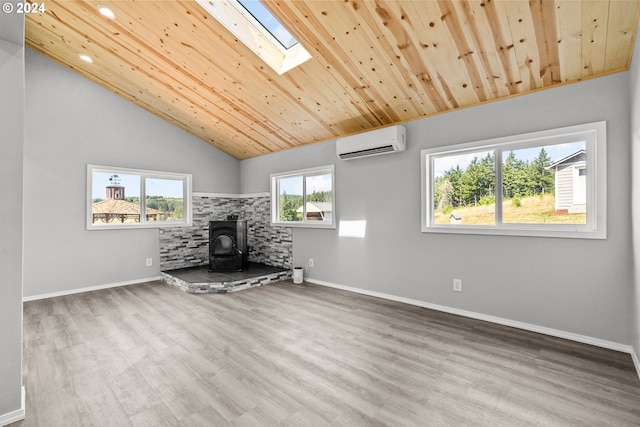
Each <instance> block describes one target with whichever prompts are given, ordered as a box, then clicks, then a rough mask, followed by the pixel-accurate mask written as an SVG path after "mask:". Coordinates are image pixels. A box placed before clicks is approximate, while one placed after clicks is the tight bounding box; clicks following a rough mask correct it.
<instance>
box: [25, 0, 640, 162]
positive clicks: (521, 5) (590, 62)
mask: <svg viewBox="0 0 640 427" xmlns="http://www.w3.org/2000/svg"><path fill="white" fill-rule="evenodd" d="M212 1H222V0H212ZM99 4H102V5H106V6H108V7H109V8H111V9H112V10H113V12H115V15H116V19H113V20H111V19H107V18H105V17H104V16H102V15H101V14H100V13H99V12H98V10H97V6H98V5H99ZM264 4H265V5H266V6H267V8H268V9H269V10H270V11H271V12H272V13H273V14H274V15H275V16H276V17H277V18H279V19H280V21H281V22H282V23H283V24H284V25H285V26H286V27H287V28H288V29H289V30H290V32H291V33H293V35H294V36H295V37H296V38H297V39H298V40H299V41H300V43H301V44H302V45H303V46H304V47H305V48H306V49H307V50H308V51H309V53H311V55H312V59H310V60H309V61H307V62H305V63H303V64H302V65H300V66H298V67H296V68H294V69H292V70H290V71H288V72H286V73H284V74H282V75H279V74H278V73H276V72H275V71H273V70H272V69H271V68H270V67H269V66H267V65H266V64H265V63H264V62H263V61H262V60H261V59H260V58H259V57H258V56H256V55H255V54H254V53H253V52H252V51H251V50H249V49H248V48H247V47H246V46H245V45H244V44H243V43H242V42H240V41H239V40H238V39H237V38H236V37H235V36H234V35H232V34H231V33H230V32H229V31H228V30H227V29H226V28H225V27H224V26H223V25H222V24H220V23H219V22H218V21H217V20H216V19H214V18H213V17H212V16H211V15H209V14H208V13H207V12H206V11H205V10H204V9H203V8H202V7H201V6H200V5H199V4H198V3H196V2H194V1H175V0H165V1H163V0H154V1H128V0H117V1H106V0H105V1H100V2H95V1H68V0H65V1H53V0H48V1H47V2H44V5H45V6H46V11H45V12H44V13H33V14H27V15H26V43H27V45H28V46H30V47H31V48H33V49H35V50H37V51H39V52H41V53H43V54H44V55H46V56H48V57H50V58H52V59H54V60H56V61H58V62H60V63H61V64H64V65H65V66H67V67H69V68H71V69H73V70H75V71H76V72H78V73H79V74H81V75H82V76H85V77H86V78H88V79H90V80H92V81H94V82H96V83H98V84H100V85H102V86H103V87H105V88H107V89H109V90H111V91H113V92H115V93H117V94H119V95H121V96H123V97H124V98H126V99H128V100H130V101H132V102H134V103H136V104H137V105H139V106H140V107H142V108H145V109H147V110H148V111H150V112H152V113H154V114H156V115H157V116H159V117H161V118H163V119H165V120H168V121H169V122H171V123H174V124H175V125H177V126H179V127H181V128H183V129H185V130H186V131H188V132H190V133H192V134H193V135H195V136H197V137H199V138H201V139H202V140H204V141H207V142H208V143H210V144H212V145H213V146H215V147H217V148H219V149H221V150H223V151H225V152H227V153H229V154H230V155H232V156H234V157H236V158H238V159H246V158H250V157H254V156H258V155H261V154H266V153H270V152H275V151H279V150H283V149H288V148H292V147H297V146H301V145H305V144H310V143H314V142H318V141H325V140H329V139H333V138H336V137H339V136H342V135H346V134H352V133H357V132H361V131H364V130H368V129H373V128H377V127H381V126H385V125H390V124H393V123H399V122H405V121H409V120H413V119H417V118H420V117H425V116H429V115H433V114H438V113H444V112H447V111H451V110H455V109H457V108H462V107H468V106H473V105H477V104H481V103H484V102H489V101H494V100H497V99H501V98H505V97H510V96H514V95H521V94H525V93H528V92H531V91H536V90H540V89H546V88H551V87H555V86H558V85H562V84H566V83H572V82H577V81H580V80H583V79H586V78H592V77H598V76H602V75H605V74H609V73H614V72H618V71H623V70H626V69H627V68H628V67H629V65H630V62H631V55H632V52H633V44H634V41H635V36H636V29H637V27H638V16H639V12H640V2H639V1H638V0H633V1H627V0H611V1H605V0H594V1H576V0H555V1H554V0H531V1H526V0H524V1H523V0H512V1H501V0H468V1H465V0H460V1H458V0H455V1H451V0H437V1H436V0H413V1H408V0H407V1H405V0H401V1H390V0H377V1H375V0H331V1H325V0H312V1H301V0H275V1H265V2H264ZM81 53H83V54H88V55H90V56H91V57H92V58H93V61H94V62H93V63H91V64H89V63H86V62H84V61H82V60H81V59H80V58H79V56H78V55H79V54H81Z"/></svg>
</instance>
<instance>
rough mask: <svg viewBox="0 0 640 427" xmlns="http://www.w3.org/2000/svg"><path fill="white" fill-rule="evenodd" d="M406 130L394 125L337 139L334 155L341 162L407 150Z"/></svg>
mask: <svg viewBox="0 0 640 427" xmlns="http://www.w3.org/2000/svg"><path fill="white" fill-rule="evenodd" d="M406 132H407V131H406V129H405V127H404V126H401V125H396V126H389V127H386V128H382V129H376V130H372V131H370V132H363V133H359V134H356V135H351V136H346V137H344V138H338V140H337V141H336V153H337V155H338V158H340V159H343V160H349V159H356V158H360V157H369V156H377V155H379V154H388V153H395V152H398V151H405V150H406V149H407V138H406Z"/></svg>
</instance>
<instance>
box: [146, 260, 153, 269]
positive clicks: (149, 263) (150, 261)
mask: <svg viewBox="0 0 640 427" xmlns="http://www.w3.org/2000/svg"><path fill="white" fill-rule="evenodd" d="M152 265H153V258H147V267H151V266H152Z"/></svg>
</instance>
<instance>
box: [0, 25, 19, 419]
mask: <svg viewBox="0 0 640 427" xmlns="http://www.w3.org/2000/svg"><path fill="white" fill-rule="evenodd" d="M0 28H2V30H1V33H0V145H1V149H2V154H0V182H1V183H2V203H0V218H2V221H0V271H1V272H2V283H1V284H0V343H2V344H1V345H2V350H1V351H0V417H2V416H3V415H6V414H9V413H12V412H14V411H19V410H20V409H21V395H22V213H23V212H22V210H23V208H22V155H23V145H24V126H23V124H24V44H23V42H22V40H24V36H23V34H24V32H23V31H24V20H23V16H22V15H17V14H16V15H12V14H5V13H3V14H0ZM9 29H11V32H12V33H11V34H8V32H9ZM5 39H6V40H16V39H17V40H20V42H19V44H16V43H13V42H10V41H6V40H5Z"/></svg>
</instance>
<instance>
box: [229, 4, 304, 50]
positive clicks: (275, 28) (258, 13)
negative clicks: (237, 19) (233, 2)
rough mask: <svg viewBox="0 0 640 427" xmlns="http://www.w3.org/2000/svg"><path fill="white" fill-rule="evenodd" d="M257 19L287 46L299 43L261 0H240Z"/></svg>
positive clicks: (288, 47) (286, 47)
mask: <svg viewBox="0 0 640 427" xmlns="http://www.w3.org/2000/svg"><path fill="white" fill-rule="evenodd" d="M238 3H240V5H241V6H242V7H244V8H245V9H246V10H247V12H249V13H250V14H251V15H252V16H253V17H254V18H256V20H257V21H258V22H259V23H260V24H261V25H262V26H263V27H264V28H265V29H266V30H267V31H268V32H269V33H270V34H271V35H272V36H273V37H275V39H276V40H278V42H279V43H280V44H281V45H282V46H283V47H284V48H285V49H290V48H291V47H293V46H295V45H296V44H297V43H298V40H296V39H295V38H294V37H293V35H291V33H290V32H289V31H288V30H287V29H286V28H285V27H284V26H283V25H282V24H281V23H280V21H278V20H277V19H276V17H275V16H273V15H272V14H271V12H269V10H268V9H267V8H266V7H264V5H263V4H262V2H260V1H259V0H238Z"/></svg>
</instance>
